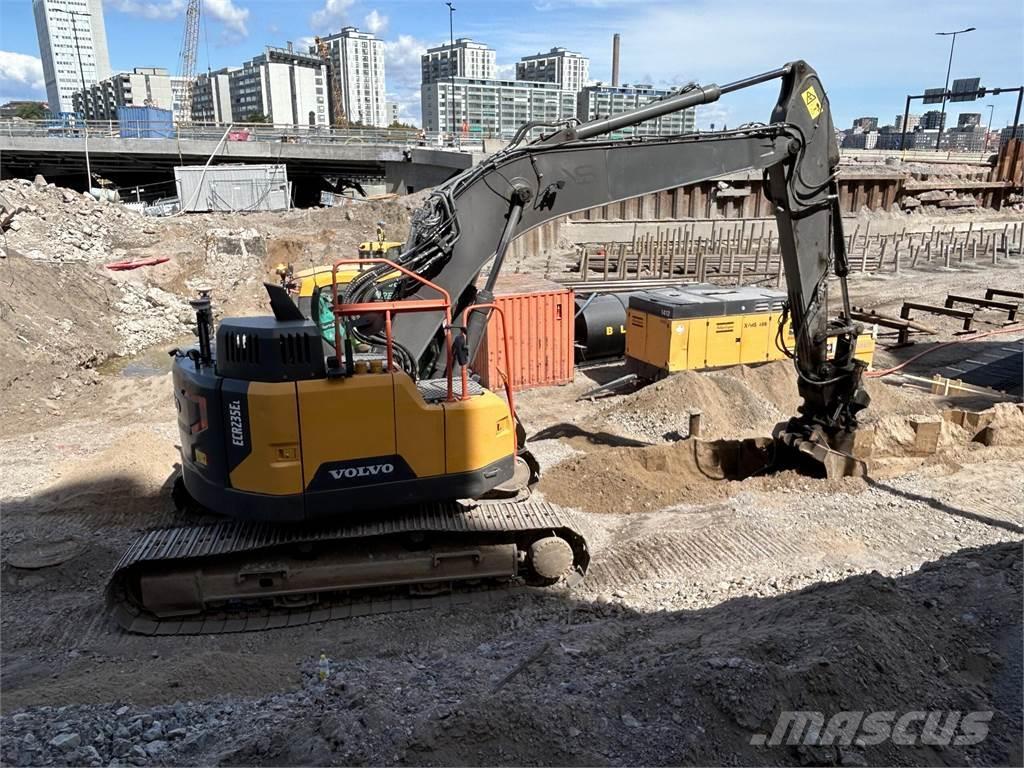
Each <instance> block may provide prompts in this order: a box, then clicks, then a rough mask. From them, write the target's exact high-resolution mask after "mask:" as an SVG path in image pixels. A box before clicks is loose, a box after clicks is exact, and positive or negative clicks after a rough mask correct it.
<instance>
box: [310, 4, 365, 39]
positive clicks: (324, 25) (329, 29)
mask: <svg viewBox="0 0 1024 768" xmlns="http://www.w3.org/2000/svg"><path fill="white" fill-rule="evenodd" d="M354 2H355V0H324V7H323V8H321V9H320V10H318V11H315V12H314V13H313V15H312V16H311V17H310V19H309V23H310V25H311V26H312V27H313V29H314V30H316V31H317V32H318V33H319V34H320V35H321V36H323V35H329V34H332V33H333V32H335V31H337V30H336V29H334V28H335V27H338V28H341V26H342V25H343V24H344V23H345V18H346V16H347V15H348V9H349V8H351V7H352V3H354Z"/></svg>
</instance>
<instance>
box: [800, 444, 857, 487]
mask: <svg viewBox="0 0 1024 768" xmlns="http://www.w3.org/2000/svg"><path fill="white" fill-rule="evenodd" d="M795 447H796V449H797V450H798V451H800V453H802V454H803V455H804V456H806V457H808V458H810V459H811V460H813V461H816V462H818V463H819V464H821V466H822V467H823V468H824V470H825V477H827V478H829V479H830V480H831V479H833V478H837V477H864V476H865V475H867V473H868V468H867V463H866V462H865V461H864V460H863V459H858V458H857V457H856V456H853V455H852V454H849V453H845V452H843V451H837V450H835V449H833V448H830V447H828V446H827V445H823V444H822V443H818V442H815V441H813V440H801V441H800V442H799V443H798V444H797V445H796V446H795Z"/></svg>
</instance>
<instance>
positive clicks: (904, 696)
mask: <svg viewBox="0 0 1024 768" xmlns="http://www.w3.org/2000/svg"><path fill="white" fill-rule="evenodd" d="M331 215H332V216H336V215H339V214H338V213H337V212H333V213H331ZM254 220H255V219H254ZM303 221H304V224H303V226H312V225H313V224H311V221H309V220H303ZM233 231H234V230H233ZM349 236H350V235H346V237H349ZM239 237H241V238H242V240H245V239H246V238H245V237H242V235H239ZM300 240H301V238H298V237H297V239H296V244H294V247H292V246H288V248H292V251H294V252H296V253H298V252H300V251H301V250H302V248H301V246H302V244H301V242H300ZM249 241H250V242H251V241H252V238H249ZM330 241H331V238H330V237H325V238H324V239H322V240H321V241H318V243H320V244H321V245H323V244H326V243H329V242H330ZM223 243H224V239H223V238H220V239H218V240H216V242H215V243H214V244H213V245H212V246H211V247H212V248H213V250H206V251H205V253H206V254H207V257H210V254H213V256H212V258H214V259H215V260H217V259H223V258H227V257H230V256H231V255H232V254H230V253H228V252H227V251H225V249H224V248H223V247H222V246H223ZM318 247H320V246H319V245H318ZM324 247H327V246H326V245H324ZM282 248H284V249H285V250H288V248H286V247H285V246H282V245H276V246H275V245H272V244H270V245H268V246H267V250H266V253H265V254H261V253H260V252H259V246H255V247H254V248H250V247H249V246H248V245H246V248H245V251H244V254H242V255H243V256H244V257H245V258H254V260H253V261H252V264H250V266H251V267H252V268H253V269H256V268H258V266H257V265H258V263H260V262H261V261H262V262H266V261H270V260H273V259H276V258H278V257H279V256H280V255H281V254H282V253H283V251H282V250H280V249H282ZM296 249H297V250H296ZM229 250H230V249H229ZM303 253H304V256H303V258H307V259H316V258H318V256H319V254H315V253H310V252H308V251H303ZM253 254H256V256H255V257H253ZM235 255H236V256H237V255H238V254H235ZM39 263H40V264H42V263H43V261H42V260H40V262H39ZM231 264H235V262H231ZM9 265H10V262H8V267H9ZM235 266H237V265H235ZM63 268H64V269H67V268H69V267H68V266H67V265H64V267H63ZM73 268H75V269H78V268H81V269H84V268H85V267H83V266H81V265H77V264H76V265H74V267H73ZM244 272H245V270H244V269H242V270H241V271H235V272H232V275H234V277H233V278H232V279H234V278H235V277H237V278H238V279H239V280H240V281H241V282H240V283H239V285H240V287H244V285H248V284H247V283H245V280H244ZM1019 274H1020V273H1019V270H1018V267H1017V264H1016V263H1014V264H1009V265H1000V266H999V267H996V268H995V269H989V270H982V269H976V268H970V269H965V270H963V271H961V272H956V273H951V272H944V271H941V270H931V271H926V270H920V271H916V272H914V273H912V274H908V275H907V276H904V278H902V279H901V280H899V281H896V280H891V279H888V278H886V279H881V278H872V277H870V276H857V278H856V279H855V280H854V298H855V301H857V303H861V304H864V305H868V306H874V307H876V308H879V309H886V310H889V311H894V309H895V310H898V305H899V302H900V301H901V300H902V297H903V296H905V295H907V294H908V292H909V291H908V282H912V284H913V292H914V295H915V296H916V297H917V298H919V299H921V300H925V301H933V302H940V303H941V298H942V296H943V295H944V292H946V291H948V290H952V289H953V287H954V286H955V287H956V288H957V289H958V290H960V291H962V292H966V291H971V292H975V293H977V292H978V291H979V290H983V288H984V287H985V286H987V285H989V284H1000V283H1002V284H1009V283H1011V282H1012V281H1014V280H1018V281H1019ZM26 279H27V278H26ZM175 279H177V278H172V277H168V282H166V283H165V288H167V290H169V291H170V290H171V289H172V288H173V284H174V280H175ZM181 290H182V292H184V289H181ZM245 290H248V289H247V288H246V289H245ZM244 292H245V291H243V293H244ZM245 300H246V301H249V299H248V298H246V299H245ZM985 317H987V318H988V321H990V322H992V323H993V324H994V323H997V322H998V319H997V317H996V316H985ZM82 322H83V323H84V320H83V321H82ZM936 325H937V327H938V330H939V331H940V333H939V334H938V335H937V337H936V338H937V339H938V340H943V341H945V340H954V339H956V337H955V336H954V335H953V334H954V331H955V328H954V326H953V325H952V324H946V323H945V321H941V320H939V321H937V322H936ZM993 327H995V325H993ZM90 333H93V331H92V330H90ZM95 333H96V338H97V342H96V344H97V347H98V348H99V347H101V346H102V341H101V337H102V333H103V329H99V330H95ZM26 338H28V337H26ZM1002 338H1012V336H1004V337H1002ZM39 343H40V344H42V343H43V342H42V341H40V342H39ZM37 351H38V350H37ZM101 351H102V350H101ZM969 351H970V347H967V346H964V345H962V344H961V345H955V346H952V347H948V348H946V349H944V350H943V351H942V352H941V353H936V355H935V356H934V357H933V358H931V359H929V358H926V359H924V360H922V361H920V362H919V363H916V364H914V365H912V366H910V368H909V369H908V370H911V371H918V372H926V371H927V370H929V366H930V365H933V364H938V363H939V362H940V361H941V360H943V359H948V358H951V357H952V358H954V359H955V356H956V355H960V356H963V355H965V354H968V353H969ZM36 354H37V353H36V352H31V350H29V351H28V352H26V353H25V355H26V357H25V358H24V360H27V361H30V360H34V359H36V357H33V355H36ZM906 356H907V355H906V353H905V352H901V351H900V350H893V351H891V352H882V353H880V355H879V363H880V364H884V365H889V364H892V363H894V362H897V361H899V360H900V359H905V357H906ZM18 359H19V360H20V359H21V358H18ZM11 370H13V367H7V366H6V362H5V367H4V371H5V375H6V373H7V372H9V371H11ZM46 370H47V371H49V370H50V369H46ZM769 373H770V372H766V371H761V373H758V372H757V371H753V372H744V373H740V372H733V373H731V374H715V375H714V376H712V377H708V380H709V381H715V382H717V383H721V382H723V381H724V382H725V383H724V385H722V387H721V392H720V393H719V394H718V395H716V397H718V398H719V400H720V405H721V415H720V421H721V422H722V425H724V426H723V428H724V429H725V432H723V434H727V433H730V432H734V431H736V430H737V429H742V428H744V425H745V428H746V429H747V430H748V432H749V434H758V430H760V429H761V427H762V424H764V423H767V422H769V421H771V420H772V419H774V418H775V411H776V410H778V411H780V412H781V411H785V410H787V408H788V405H791V403H789V402H788V399H787V398H790V397H791V394H788V390H787V394H786V395H779V397H778V398H774V397H771V396H770V394H771V393H772V392H775V391H776V390H777V389H778V388H779V387H780V386H783V385H782V384H781V383H779V382H777V381H774V379H772V378H771V377H770V376H769V375H768V374H769ZM606 374H607V372H605V374H602V375H606ZM79 375H83V376H84V374H79V373H76V374H75V376H79ZM594 375H595V376H596V375H597V374H596V373H595V374H594ZM87 378H88V381H85V380H83V383H82V384H79V385H76V384H72V383H67V384H64V385H61V384H60V382H63V381H64V380H63V379H60V378H57V377H56V376H50V375H49V374H47V377H45V378H43V379H41V380H39V381H37V380H36V379H32V382H31V385H26V386H25V388H24V389H19V388H18V386H14V385H13V384H12V385H9V387H8V389H9V390H11V391H13V393H14V394H13V395H12V394H11V393H10V392H9V393H8V395H9V397H12V398H13V399H12V401H11V402H13V403H14V407H13V409H11V412H12V413H14V414H15V416H14V417H13V418H12V421H11V423H10V425H7V426H5V432H4V433H3V435H2V436H0V503H2V526H0V553H2V556H3V561H4V562H3V566H2V572H0V578H2V582H0V598H2V605H3V610H2V611H0V639H2V654H0V675H2V687H3V698H2V701H0V762H2V763H3V764H10V765H110V764H114V765H140V766H141V765H180V764H225V765H292V764H296V765H298V764H316V765H350V764H366V765H379V764H413V765H452V764H463V765H465V764H501V765H540V764H545V765H547V764H572V765H635V764H652V765H654V764H657V765H671V764H734V765H751V764H790V763H794V762H800V763H801V764H813V765H833V764H834V765H889V764H915V765H916V764H968V763H969V764H977V765H1004V764H1016V765H1019V764H1021V762H1022V760H1024V753H1022V746H1021V732H1022V722H1021V709H1022V705H1021V689H1022V672H1021V662H1020V660H1021V647H1020V643H1021V640H1020V638H1021V636H1022V634H1024V626H1022V624H1024V622H1022V615H1021V614H1022V608H1021V606H1022V599H1024V598H1022V590H1021V560H1022V557H1021V544H1022V541H1024V538H1022V531H1024V527H1022V526H1024V519H1022V513H1021V510H1022V509H1024V487H1022V485H1021V483H1020V481H1019V477H1020V474H1018V473H1021V472H1024V446H1021V445H1020V444H1019V443H1018V442H1011V443H1010V444H1000V445H994V446H990V447H987V446H984V445H981V444H979V443H973V442H969V443H965V442H962V441H952V442H950V443H949V444H945V445H944V447H943V449H942V451H940V453H939V454H937V455H934V456H930V457H919V458H915V459H914V460H913V461H911V462H909V463H907V464H906V465H904V466H903V467H902V468H901V470H900V471H899V472H896V473H891V474H890V475H889V476H886V477H885V478H872V479H871V480H863V479H846V480H840V481H815V480H811V479H808V478H805V477H802V476H799V475H795V474H791V473H783V474H780V475H775V476H772V477H753V478H750V479H748V480H745V481H742V482H729V483H728V484H727V486H726V487H724V488H722V487H716V490H715V491H714V492H709V493H707V494H701V493H698V492H695V493H692V494H679V495H676V496H674V497H673V496H671V495H670V496H668V497H665V498H661V499H660V500H659V501H658V502H657V503H655V504H653V505H644V504H640V503H636V502H634V501H629V500H627V497H626V494H624V493H622V491H621V488H616V487H615V486H614V485H612V486H606V487H607V491H606V492H607V493H608V494H609V495H610V496H611V497H612V498H613V499H614V500H615V501H616V502H617V508H616V509H613V510H611V511H604V512H603V513H594V512H589V511H586V509H584V510H583V511H582V512H581V515H582V518H583V520H584V525H585V528H586V534H587V538H588V542H589V544H590V548H591V551H592V556H593V564H592V567H591V571H590V573H589V574H588V577H587V579H586V580H585V581H584V582H583V584H581V585H580V586H579V587H577V588H575V589H573V590H571V591H565V590H562V589H560V588H555V589H551V590H547V591H519V592H513V593H510V594H508V595H506V596H504V597H501V598H498V599H497V600H494V601H492V602H489V603H486V604H480V605H472V606H466V607H450V608H443V609H438V610H436V611H435V610H431V611H418V612H414V613H410V614H399V615H390V616H379V617H366V618H360V619H352V620H348V621H340V622H333V623H328V624H321V625H315V626H310V627H303V628H294V629H284V630H278V631H272V632H264V633H259V634H243V635H224V636H202V637H155V638H144V637H138V636H133V635H127V634H125V633H123V632H121V631H120V630H119V629H118V628H117V627H116V626H115V625H114V624H113V622H112V620H111V619H110V617H109V614H108V612H107V609H106V607H105V605H104V598H103V588H104V585H105V582H106V579H107V577H108V575H109V573H110V571H111V569H112V568H113V566H114V564H115V563H116V562H117V559H118V557H119V556H120V553H121V552H123V551H124V549H125V548H126V547H127V546H128V545H129V543H130V542H131V541H132V540H133V539H134V538H135V537H136V536H137V535H138V534H139V532H141V531H143V530H146V529H148V528H150V527H154V526H161V525H173V524H179V523H181V522H182V520H183V518H182V517H181V516H180V515H178V513H176V512H175V511H174V510H173V508H172V505H171V503H170V499H169V488H170V483H169V480H170V478H171V477H172V476H173V473H174V464H175V461H176V459H177V456H176V448H175V442H176V426H175V424H174V422H173V410H172V405H171V402H170V397H169V394H168V392H169V390H168V388H169V378H168V376H167V375H166V374H162V375H151V376H145V377H134V376H126V375H122V374H118V373H116V372H113V371H107V372H104V373H99V372H96V371H92V372H91V374H90V375H89V376H88V377H87ZM54 382H58V386H64V387H66V388H67V389H68V392H67V393H62V394H61V395H59V396H58V395H56V394H54V393H53V392H51V391H50V389H51V387H52V386H53V384H54ZM737 382H738V384H737ZM19 386H20V385H19ZM593 386H594V381H593V380H590V379H588V378H586V377H583V376H581V377H579V378H578V381H577V382H576V383H575V384H573V385H570V386H567V387H563V388H557V389H547V390H543V391H536V392H526V393H523V395H522V396H521V397H520V398H519V402H520V406H521V409H522V411H523V414H524V416H525V417H526V421H527V423H528V424H529V426H530V428H531V430H532V431H533V432H534V433H535V434H539V436H540V437H541V438H542V439H539V440H537V441H536V443H535V446H536V450H537V453H538V455H539V456H540V457H541V459H542V461H543V463H544V465H545V467H546V469H547V470H549V472H548V474H550V475H552V476H557V474H556V471H557V470H556V469H554V468H558V467H560V466H561V467H562V468H564V467H567V466H569V465H570V464H572V463H573V462H578V461H583V460H585V459H588V458H589V457H591V456H592V455H593V454H596V453H598V452H602V451H613V450H649V449H644V448H642V447H638V444H640V445H643V444H648V443H665V439H664V434H663V433H662V431H660V430H662V429H663V428H666V430H667V429H672V428H674V427H675V426H676V425H675V424H672V423H668V422H665V423H662V422H660V421H658V422H653V421H652V422H651V424H649V425H647V424H641V423H640V422H637V423H636V424H631V422H630V421H629V419H628V418H627V419H626V420H625V421H622V419H618V420H616V419H613V418H611V417H610V415H609V414H610V413H611V412H612V411H616V410H618V411H621V412H625V411H626V410H628V408H629V407H630V406H629V404H630V403H641V404H642V403H643V402H644V401H645V398H646V397H648V396H649V395H650V394H651V392H655V393H656V392H658V390H648V391H646V394H645V393H644V392H641V393H637V394H636V395H634V396H630V397H632V398H633V399H632V400H630V398H629V397H617V398H614V399H612V400H604V401H602V400H596V401H594V402H590V401H587V400H583V401H580V402H577V397H579V396H580V395H581V394H583V393H584V392H586V391H587V389H589V388H591V387H593ZM882 386H888V385H882ZM72 388H74V389H75V391H76V392H77V390H78V389H79V388H81V389H82V391H83V392H84V394H75V395H74V396H72V394H71V389H72ZM662 391H664V390H662ZM880 392H883V393H884V395H883V396H882V397H880V398H878V399H877V400H876V406H875V407H876V409H877V410H878V411H879V416H880V417H882V416H884V415H886V414H888V417H890V418H897V417H899V418H902V417H904V416H906V415H909V414H913V413H917V412H920V411H921V409H922V408H924V405H923V403H924V402H925V401H924V400H922V399H921V398H922V396H921V395H920V393H918V392H916V391H913V390H909V389H907V390H902V389H892V388H890V389H886V390H880ZM44 396H45V397H49V398H52V399H53V403H54V405H53V406H52V407H50V406H44V407H43V408H42V410H41V411H40V410H39V405H38V403H37V402H36V399H38V398H41V397H44ZM686 399H687V397H681V398H680V402H679V403H678V407H679V408H685V407H687V405H688V404H687V402H685V400H686ZM737 399H739V400H742V402H738V401H737ZM734 401H737V402H734ZM927 401H928V403H929V404H930V405H929V409H930V410H927V411H926V412H928V413H932V414H934V413H937V412H938V411H939V410H941V408H942V407H944V406H947V405H949V402H948V401H946V400H942V399H933V398H927ZM657 404H658V398H653V399H652V400H651V402H650V403H648V405H650V406H652V407H654V406H657ZM987 405H989V403H988V402H985V403H982V407H985V406H987ZM5 408H6V406H5ZM19 408H20V409H21V410H19ZM33 409H36V411H35V412H33ZM882 411H884V413H882ZM6 412H7V411H6V410H5V413H6ZM668 421H669V422H670V421H671V419H669V420H668ZM630 430H632V431H630ZM631 435H632V436H631ZM667 448H671V445H667V446H666V445H659V446H657V449H658V450H666V449H667ZM591 485H593V487H594V488H598V487H600V484H599V483H597V482H594V483H592V484H591ZM543 487H544V486H542V488H543ZM616 494H617V496H616ZM55 539H59V540H62V541H65V542H66V545H67V547H68V548H69V549H68V552H69V555H70V556H69V558H68V559H67V560H66V561H65V562H63V563H61V564H59V565H56V566H53V567H49V568H43V569H38V570H27V569H24V568H17V567H14V566H13V565H12V564H11V563H10V562H9V560H10V558H11V557H12V555H14V556H16V555H17V554H19V553H24V552H25V551H26V550H27V549H28V548H30V547H31V546H33V545H35V544H37V543H39V542H52V541H54V540H55ZM321 653H323V654H325V655H326V657H327V658H328V659H329V664H330V674H329V677H328V679H327V680H326V681H324V682H321V681H320V680H319V679H318V675H317V669H318V661H317V660H318V659H319V657H320V655H321ZM792 710H815V711H820V712H822V713H823V714H824V716H825V717H826V719H827V718H828V717H831V716H832V715H834V714H836V713H839V712H845V711H850V710H864V711H874V710H884V711H892V712H896V713H906V712H911V711H933V710H938V711H942V712H947V711H957V712H964V713H966V712H973V711H982V712H992V713H993V715H992V718H991V720H990V721H989V722H988V729H989V732H988V737H987V738H985V739H984V740H982V741H981V742H980V743H977V744H951V745H949V746H946V747H939V746H935V745H929V744H925V743H924V741H923V740H922V739H916V738H915V739H913V740H912V743H910V744H897V743H895V742H894V741H891V740H885V741H882V742H881V743H877V744H871V743H867V741H865V740H863V739H862V740H860V742H858V741H853V742H852V743H849V744H847V745H845V746H843V745H840V746H820V745H819V746H815V745H809V746H791V745H788V744H782V745H779V746H770V745H763V744H762V745H759V744H757V743H756V742H758V741H759V738H758V737H759V736H760V737H763V736H765V735H767V734H771V733H772V731H773V729H774V728H775V725H776V723H777V721H778V718H779V715H780V713H782V712H785V711H792ZM760 740H761V741H764V739H763V738H761V739H760Z"/></svg>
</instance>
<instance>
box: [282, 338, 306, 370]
mask: <svg viewBox="0 0 1024 768" xmlns="http://www.w3.org/2000/svg"><path fill="white" fill-rule="evenodd" d="M310 339H311V337H310V336H309V335H308V334H305V333H283V334H281V336H280V338H279V339H278V341H279V348H280V350H281V362H282V363H284V364H285V365H308V364H309V362H310V361H311V360H312V359H313V350H312V345H311V344H310Z"/></svg>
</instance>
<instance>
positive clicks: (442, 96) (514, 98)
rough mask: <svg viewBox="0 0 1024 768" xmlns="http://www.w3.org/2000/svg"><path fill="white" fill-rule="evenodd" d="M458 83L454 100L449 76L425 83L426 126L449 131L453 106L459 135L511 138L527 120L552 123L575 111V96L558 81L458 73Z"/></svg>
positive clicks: (423, 92) (422, 99)
mask: <svg viewBox="0 0 1024 768" xmlns="http://www.w3.org/2000/svg"><path fill="white" fill-rule="evenodd" d="M454 84H455V93H454V101H453V99H452V82H451V81H450V80H448V79H443V80H437V81H435V82H431V83H424V84H423V85H421V86H420V104H421V106H422V109H423V129H424V130H426V131H430V132H434V131H441V132H446V133H450V132H451V130H452V110H453V109H454V115H455V132H456V133H461V134H464V135H466V136H468V137H470V138H503V139H510V138H512V136H514V135H515V133H516V131H517V130H519V127H520V126H522V125H523V124H524V123H527V122H531V121H533V120H539V121H543V122H549V123H550V122H554V121H556V120H564V119H566V118H569V117H573V116H574V115H575V112H576V94H575V93H574V92H573V91H566V90H563V89H562V88H559V87H558V85H556V84H555V83H531V82H521V81H518V80H493V79H474V78H469V77H456V78H455V83H454Z"/></svg>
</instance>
